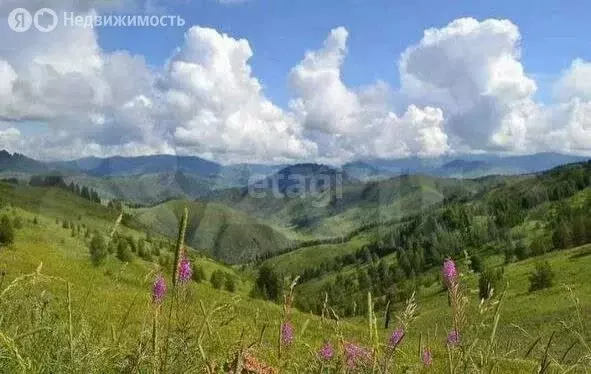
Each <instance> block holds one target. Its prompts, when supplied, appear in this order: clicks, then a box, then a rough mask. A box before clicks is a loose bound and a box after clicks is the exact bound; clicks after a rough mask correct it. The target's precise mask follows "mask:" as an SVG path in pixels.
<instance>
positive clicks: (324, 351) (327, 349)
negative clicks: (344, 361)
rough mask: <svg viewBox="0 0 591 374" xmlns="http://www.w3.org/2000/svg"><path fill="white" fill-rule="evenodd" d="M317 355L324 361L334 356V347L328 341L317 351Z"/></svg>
mask: <svg viewBox="0 0 591 374" xmlns="http://www.w3.org/2000/svg"><path fill="white" fill-rule="evenodd" d="M318 356H319V357H320V358H321V359H322V360H324V361H330V360H331V359H332V357H333V356H334V348H333V347H332V345H331V344H330V343H326V344H325V345H324V346H323V347H322V348H321V349H320V352H318Z"/></svg>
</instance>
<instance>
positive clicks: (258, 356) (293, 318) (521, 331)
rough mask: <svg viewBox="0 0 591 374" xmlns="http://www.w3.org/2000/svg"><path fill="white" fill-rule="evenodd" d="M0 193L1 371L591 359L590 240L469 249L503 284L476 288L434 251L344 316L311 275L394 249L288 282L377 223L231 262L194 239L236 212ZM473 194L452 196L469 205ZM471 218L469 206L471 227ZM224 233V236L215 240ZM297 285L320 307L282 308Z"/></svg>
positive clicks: (374, 367)
mask: <svg viewBox="0 0 591 374" xmlns="http://www.w3.org/2000/svg"><path fill="white" fill-rule="evenodd" d="M518 187H520V186H519V185H518V186H517V187H515V186H513V185H509V187H507V188H518ZM523 189H524V190H526V188H525V187H524V188H523ZM0 191H1V192H2V195H1V199H0V201H1V205H0V217H4V216H5V217H7V219H8V220H9V221H11V222H13V226H14V232H15V236H14V241H13V243H12V244H8V245H4V246H2V247H0V372H2V373H15V372H23V373H62V372H64V373H79V372H85V373H109V372H112V373H121V372H123V373H308V372H311V373H398V372H400V373H422V372H426V373H428V372H433V373H474V372H478V373H524V372H536V373H565V372H577V373H578V372H581V373H585V372H588V371H590V370H591V349H590V346H589V344H590V342H591V332H590V331H589V326H588V320H590V318H589V316H591V281H590V280H591V275H590V274H589V272H588V269H589V268H591V245H590V244H587V245H582V246H578V247H570V248H568V249H562V250H552V251H548V252H546V253H544V254H542V255H537V256H533V257H532V256H530V257H527V256H526V258H524V259H511V260H510V261H507V259H506V256H503V255H502V252H499V251H498V249H494V248H492V247H491V248H492V249H491V248H488V247H486V248H484V247H483V248H476V249H477V251H475V252H474V253H478V254H479V255H481V256H482V258H483V261H484V263H485V265H486V266H487V267H489V268H501V267H502V268H503V269H504V270H503V277H502V283H501V284H498V285H497V286H498V287H497V288H498V289H495V290H494V291H493V296H492V297H490V298H487V299H486V300H481V298H480V294H479V291H480V290H479V281H480V279H481V278H482V275H481V274H478V273H477V272H475V271H473V266H472V264H471V262H472V260H471V258H470V257H469V256H467V255H466V256H463V255H461V253H462V252H460V255H457V256H455V263H454V262H451V260H446V261H445V263H444V264H446V265H445V266H448V267H449V266H452V270H451V271H450V270H449V269H446V268H445V266H444V268H443V269H444V270H443V271H442V270H441V267H440V266H437V267H431V268H426V269H425V271H423V272H421V273H419V274H416V275H414V276H413V277H411V279H412V282H413V285H414V286H413V289H412V292H411V293H408V294H406V295H405V297H404V298H403V299H396V301H393V302H392V303H391V304H390V303H388V305H386V306H384V305H383V304H380V302H381V301H380V300H383V298H382V297H380V295H378V296H376V295H373V294H372V293H371V292H365V293H363V292H362V293H361V301H360V304H364V308H365V309H364V312H363V313H358V314H357V315H353V316H350V317H345V316H343V315H340V313H339V312H337V310H338V309H337V308H335V307H334V306H333V305H332V304H331V303H332V301H333V300H332V299H330V298H329V297H328V295H326V296H325V297H324V296H323V294H322V291H321V290H322V286H323V285H324V284H325V283H326V282H329V281H333V280H334V279H336V278H338V277H340V276H342V275H343V274H345V275H347V274H349V275H351V274H353V273H355V272H359V271H360V269H362V270H364V271H365V270H367V268H369V267H371V266H374V265H375V264H374V262H377V261H378V260H379V262H384V263H388V265H389V266H391V267H392V268H395V267H400V266H401V264H399V263H398V262H399V259H400V258H399V257H397V255H396V254H395V253H389V254H384V255H383V256H382V257H381V258H379V259H378V258H376V257H375V256H376V254H375V253H372V254H371V258H370V259H369V261H370V262H369V263H361V265H360V264H359V263H355V264H351V265H346V266H343V267H342V268H338V269H336V270H335V269H333V268H331V269H329V271H328V272H327V273H325V274H323V275H322V276H321V277H319V278H314V277H312V278H310V279H306V280H303V281H300V282H298V279H297V275H300V274H301V273H303V272H305V271H306V269H308V268H309V267H310V266H319V265H320V264H323V263H325V262H330V261H334V259H335V258H339V257H342V256H347V255H353V254H354V253H356V252H357V251H359V249H360V248H364V247H365V246H368V245H369V244H371V245H374V244H375V243H374V242H373V240H374V239H375V235H376V234H380V233H382V231H380V230H383V228H378V229H370V230H363V231H360V233H359V234H358V235H356V236H353V237H352V238H351V240H348V241H346V242H345V243H341V244H321V245H316V246H310V247H304V248H299V249H297V250H295V251H292V252H288V253H285V254H282V255H279V256H276V257H271V258H269V259H267V260H266V261H264V262H263V263H262V265H261V264H242V265H235V266H230V265H225V264H222V263H221V262H219V261H216V260H214V259H213V257H212V255H214V256H215V255H216V254H217V253H216V252H215V251H213V252H212V247H211V246H210V247H209V248H201V247H200V246H199V245H194V243H201V242H199V240H210V241H215V240H217V241H219V240H222V241H223V240H232V239H231V238H233V237H235V236H231V231H227V229H228V228H227V227H225V225H227V224H228V223H230V222H234V223H235V224H236V225H238V226H245V227H246V228H244V227H243V228H242V229H243V230H246V231H247V233H246V234H244V233H241V234H240V235H238V236H240V237H244V236H246V237H248V235H249V234H248V230H249V228H248V227H249V225H250V226H256V225H257V224H258V222H259V221H258V219H250V220H249V218H248V216H246V215H245V214H243V213H238V212H235V211H233V210H232V209H230V208H228V207H222V206H219V209H218V208H216V207H218V205H217V204H213V203H199V202H185V201H181V200H173V201H169V202H167V203H165V204H162V205H159V206H156V207H153V208H141V209H138V210H134V211H132V212H133V215H125V214H122V213H120V212H118V211H115V210H114V209H111V208H108V207H105V206H103V205H99V204H96V203H93V202H91V201H88V200H85V199H83V198H81V197H79V196H77V195H74V194H71V193H70V192H68V191H66V190H63V189H59V188H44V187H27V186H22V185H21V186H13V185H9V184H3V183H0ZM501 191H504V190H501ZM493 192H494V191H493ZM589 195H590V194H589V188H586V189H582V190H580V191H579V192H573V193H572V194H571V195H569V196H568V197H567V198H564V199H562V200H561V204H562V205H556V204H554V203H546V204H541V205H536V206H534V207H533V208H531V209H529V210H527V214H525V215H524V216H523V217H522V220H521V221H520V222H519V223H518V224H515V225H513V226H512V227H511V230H510V232H509V234H510V235H511V237H513V238H519V240H520V241H522V242H523V243H526V244H528V245H529V244H531V242H534V241H535V240H537V238H539V237H547V236H548V235H550V234H551V231H549V230H550V226H549V225H548V224H547V222H548V219H549V218H548V217H553V215H554V214H558V213H559V212H558V211H559V210H563V209H565V208H564V207H567V208H568V207H571V208H572V209H577V210H576V211H577V212H579V211H581V209H584V207H585V206H586V205H585V204H587V202H588V201H589V200H588V199H589V198H588V196H589ZM479 203H480V202H479V201H478V200H477V201H473V202H471V201H468V202H467V203H466V204H467V206H469V207H470V208H471V209H474V211H479V209H480V208H479V206H478V204H479ZM185 208H186V209H187V213H186V216H185ZM458 209H459V208H457V206H456V205H454V206H453V209H452V210H451V211H447V210H445V209H443V210H440V209H439V208H435V210H434V213H433V214H440V213H441V214H442V215H443V216H444V217H445V216H446V214H448V213H450V212H452V213H454V212H461V210H458ZM450 214H451V213H450ZM454 214H455V213H454ZM460 218H461V217H460ZM471 219H472V218H471ZM486 219H487V217H486V216H485V215H482V216H480V217H478V216H475V217H474V218H473V220H472V225H474V226H479V225H481V223H482V222H485V221H486ZM179 221H180V222H179ZM427 221H428V220H427ZM427 221H425V222H427ZM202 222H203V223H206V224H204V225H201V224H200V223H202ZM207 222H209V223H207ZM146 223H149V224H146ZM210 223H211V224H210ZM427 223H428V222H427ZM427 223H424V224H427ZM158 226H161V227H160V229H158ZM268 227H271V225H269V226H268ZM391 229H392V230H399V229H400V230H406V226H405V225H402V224H393V225H392V226H391ZM376 230H378V231H376ZM278 232H280V231H278ZM405 232H407V231H405ZM223 233H226V234H228V235H229V236H228V239H220V237H221V236H222V235H223ZM408 233H412V232H411V231H408ZM253 235H260V232H257V233H256V234H253ZM409 235H410V234H409ZM97 236H101V237H104V238H106V241H107V243H106V244H105V248H106V250H107V252H105V254H104V257H103V258H102V260H101V261H100V262H96V263H93V261H94V259H93V257H91V252H90V251H89V248H91V247H92V246H93V239H94V238H95V237H97ZM465 236H466V237H468V236H469V235H467V234H466V235H465ZM258 237H259V236H257V238H258ZM281 237H283V238H285V237H286V236H283V235H282V236H281ZM384 238H387V237H385V236H384ZM243 245H244V244H243V243H238V244H236V246H243ZM213 247H214V248H215V246H213ZM374 247H375V245H374ZM224 248H226V250H228V249H227V248H228V247H227V246H225V247H224ZM376 248H377V250H379V247H376ZM474 249H475V248H470V250H474ZM234 250H238V249H237V247H235V249H234ZM229 253H231V251H230V252H229ZM466 253H467V252H466ZM516 253H517V252H516ZM185 258H186V260H187V261H190V262H191V264H192V266H193V267H192V269H193V270H195V269H197V268H198V269H200V270H201V271H202V273H203V274H202V277H201V278H200V279H197V278H195V277H193V278H191V276H188V278H186V279H185V278H182V276H181V274H183V273H181V264H182V263H183V261H185ZM542 261H547V263H548V264H549V266H550V268H551V270H552V273H553V274H554V277H553V281H552V282H551V283H548V284H547V285H546V286H545V288H543V289H540V290H531V289H530V283H531V282H530V277H531V276H532V273H533V272H534V270H535V269H536V266H537V265H538V264H539V263H541V262H542ZM450 263H451V265H450ZM260 266H262V267H265V266H267V267H269V268H271V269H273V270H274V271H276V272H277V273H278V274H280V275H281V280H280V281H281V282H280V283H281V289H280V290H279V291H280V296H279V297H278V298H277V299H276V302H273V301H265V300H262V299H261V298H260V295H257V294H256V293H255V292H254V290H255V289H256V288H257V287H258V282H259V281H260V273H259V278H257V274H256V273H257V270H258V271H260V269H261V267H260ZM220 272H221V273H222V274H224V277H225V279H226V280H228V279H232V284H233V287H232V289H229V288H227V287H226V286H215V284H214V281H213V278H214V277H213V275H215V274H216V273H220ZM193 274H195V273H193ZM210 279H211V282H210V281H209V280H210ZM411 279H409V280H408V281H405V282H410V280H411ZM163 284H164V285H165V287H164V288H165V289H163V288H162V287H161V286H163ZM156 286H158V287H159V288H157V287H156ZM396 292H397V293H401V292H402V289H401V290H400V291H396ZM351 296H352V295H345V297H351ZM357 296H359V295H357ZM311 297H315V298H317V300H315V302H316V303H320V304H321V305H322V310H321V312H320V313H316V314H312V313H307V312H304V311H302V310H304V309H302V310H298V309H297V308H295V306H294V305H298V301H299V300H301V299H309V298H311ZM378 304H380V305H378ZM386 325H388V326H387V327H386ZM452 333H455V334H457V335H451V334H452Z"/></svg>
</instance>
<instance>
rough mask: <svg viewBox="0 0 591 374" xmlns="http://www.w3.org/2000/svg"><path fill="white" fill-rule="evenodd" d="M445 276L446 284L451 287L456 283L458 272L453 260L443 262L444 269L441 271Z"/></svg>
mask: <svg viewBox="0 0 591 374" xmlns="http://www.w3.org/2000/svg"><path fill="white" fill-rule="evenodd" d="M441 273H442V274H443V279H444V280H445V283H446V284H447V285H448V286H450V285H452V284H454V283H455V282H456V278H457V277H458V270H457V269H456V264H455V262H453V260H450V259H447V260H445V261H444V262H443V269H442V270H441Z"/></svg>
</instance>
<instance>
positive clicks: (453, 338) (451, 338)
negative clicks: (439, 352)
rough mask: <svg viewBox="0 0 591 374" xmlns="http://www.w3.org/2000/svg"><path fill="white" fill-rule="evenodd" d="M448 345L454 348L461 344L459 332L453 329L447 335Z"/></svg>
mask: <svg viewBox="0 0 591 374" xmlns="http://www.w3.org/2000/svg"><path fill="white" fill-rule="evenodd" d="M447 344H448V345H450V346H452V347H455V346H456V345H458V344H460V332H459V331H458V330H456V329H453V330H451V331H450V332H449V334H447Z"/></svg>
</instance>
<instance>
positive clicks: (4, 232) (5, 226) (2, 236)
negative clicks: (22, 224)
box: [0, 216, 14, 246]
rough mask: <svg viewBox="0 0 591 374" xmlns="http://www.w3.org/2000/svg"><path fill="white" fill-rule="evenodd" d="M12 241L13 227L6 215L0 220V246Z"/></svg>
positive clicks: (9, 243)
mask: <svg viewBox="0 0 591 374" xmlns="http://www.w3.org/2000/svg"><path fill="white" fill-rule="evenodd" d="M12 243H14V229H13V228H12V224H11V223H10V219H8V217H7V216H2V219H1V220H0V246H7V245H11V244H12Z"/></svg>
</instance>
